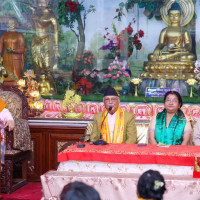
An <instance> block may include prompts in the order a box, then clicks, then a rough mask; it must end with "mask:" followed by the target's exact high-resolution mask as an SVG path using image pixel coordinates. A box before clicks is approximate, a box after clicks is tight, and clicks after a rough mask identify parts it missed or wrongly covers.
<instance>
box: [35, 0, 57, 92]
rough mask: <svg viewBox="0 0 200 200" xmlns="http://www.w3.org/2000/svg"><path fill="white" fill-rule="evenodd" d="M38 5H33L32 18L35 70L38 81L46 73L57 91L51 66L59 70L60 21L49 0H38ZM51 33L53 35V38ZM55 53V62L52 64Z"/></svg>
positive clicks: (52, 86)
mask: <svg viewBox="0 0 200 200" xmlns="http://www.w3.org/2000/svg"><path fill="white" fill-rule="evenodd" d="M37 5H38V7H37V8H33V7H31V10H32V13H33V15H32V20H33V23H34V26H35V30H36V34H35V37H34V38H33V40H32V42H31V53H32V60H33V66H34V71H35V74H36V76H37V80H38V81H39V78H40V75H41V74H42V73H45V74H46V75H47V79H48V81H49V82H50V85H51V88H52V89H53V90H54V91H53V92H54V93H56V87H55V82H54V79H53V76H52V73H51V67H53V70H57V62H58V57H60V54H59V50H58V23H57V19H56V17H55V15H54V13H53V11H52V10H51V8H49V7H48V1H47V0H38V4H37ZM50 30H52V33H49V31H50ZM51 35H53V39H52V38H51ZM53 55H54V61H55V62H54V64H52V60H53ZM52 65H53V66H52Z"/></svg>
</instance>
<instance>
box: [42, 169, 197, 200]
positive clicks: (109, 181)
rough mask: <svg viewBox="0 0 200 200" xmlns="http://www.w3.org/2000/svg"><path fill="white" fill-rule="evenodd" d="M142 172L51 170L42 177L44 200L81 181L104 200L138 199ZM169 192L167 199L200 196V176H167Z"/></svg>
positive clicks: (55, 197) (190, 198) (192, 198)
mask: <svg viewBox="0 0 200 200" xmlns="http://www.w3.org/2000/svg"><path fill="white" fill-rule="evenodd" d="M139 176H140V174H115V173H113V174H112V173H81V172H73V173H70V172H57V171H49V172H47V173H46V174H44V175H42V176H41V183H42V186H43V192H44V199H45V200H47V199H51V200H54V199H60V198H59V195H60V193H61V191H62V188H63V187H64V185H66V184H68V183H69V182H73V181H82V182H84V183H86V184H88V185H91V186H92V187H94V188H95V189H96V190H97V191H98V192H99V193H100V196H101V199H102V200H123V199H126V200H137V196H136V185H137V181H138V178H139ZM164 178H165V182H166V186H167V191H166V192H165V195H164V200H173V199H187V200H199V199H200V179H193V178H192V177H191V176H169V175H168V176H164Z"/></svg>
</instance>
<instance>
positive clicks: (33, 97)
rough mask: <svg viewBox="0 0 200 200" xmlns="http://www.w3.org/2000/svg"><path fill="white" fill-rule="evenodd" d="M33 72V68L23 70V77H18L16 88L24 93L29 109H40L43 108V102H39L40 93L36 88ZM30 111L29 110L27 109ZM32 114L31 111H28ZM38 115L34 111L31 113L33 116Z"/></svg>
mask: <svg viewBox="0 0 200 200" xmlns="http://www.w3.org/2000/svg"><path fill="white" fill-rule="evenodd" d="M35 77H36V76H35V74H34V71H33V70H30V69H29V70H27V71H26V72H24V78H25V79H20V80H19V81H18V82H17V85H18V88H19V89H20V90H21V91H22V92H24V93H25V95H26V97H27V100H28V104H29V106H30V108H31V109H36V110H42V109H43V104H42V103H41V102H39V99H40V93H39V90H38V83H37V81H36V80H34V79H35ZM29 112H30V111H29ZM29 114H32V113H29ZM35 115H38V113H37V112H36V113H35V114H33V116H35Z"/></svg>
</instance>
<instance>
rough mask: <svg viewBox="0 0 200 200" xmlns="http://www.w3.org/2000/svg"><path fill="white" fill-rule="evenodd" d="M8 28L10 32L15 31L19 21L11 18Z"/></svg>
mask: <svg viewBox="0 0 200 200" xmlns="http://www.w3.org/2000/svg"><path fill="white" fill-rule="evenodd" d="M7 27H8V30H9V31H11V30H15V29H16V28H17V27H18V21H17V20H16V19H15V18H10V19H9V20H8V25H7Z"/></svg>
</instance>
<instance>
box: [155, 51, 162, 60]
mask: <svg viewBox="0 0 200 200" xmlns="http://www.w3.org/2000/svg"><path fill="white" fill-rule="evenodd" d="M160 56H162V51H161V50H160V49H159V48H156V49H155V50H154V52H153V60H159V58H160Z"/></svg>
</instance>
